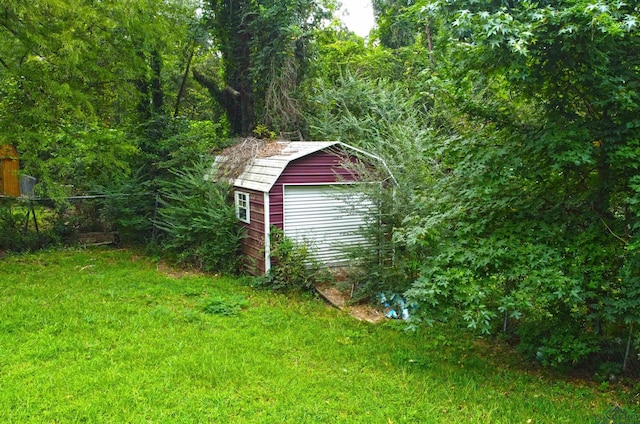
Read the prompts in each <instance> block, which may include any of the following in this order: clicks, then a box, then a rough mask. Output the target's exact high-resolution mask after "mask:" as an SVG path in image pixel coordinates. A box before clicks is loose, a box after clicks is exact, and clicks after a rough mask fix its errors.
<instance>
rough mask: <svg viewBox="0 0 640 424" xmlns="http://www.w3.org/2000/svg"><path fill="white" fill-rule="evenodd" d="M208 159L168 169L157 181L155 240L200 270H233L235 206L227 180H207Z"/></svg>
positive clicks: (236, 239)
mask: <svg viewBox="0 0 640 424" xmlns="http://www.w3.org/2000/svg"><path fill="white" fill-rule="evenodd" d="M212 163H213V160H212V159H202V160H200V161H199V162H197V163H195V164H194V165H193V166H192V167H188V168H184V169H180V170H176V169H172V170H171V173H172V174H173V175H174V176H175V178H174V179H173V180H166V181H162V183H161V189H160V197H159V203H160V208H159V209H158V219H157V220H156V225H157V227H158V229H159V230H160V234H159V239H158V241H159V244H160V245H161V247H162V248H164V249H165V250H166V251H167V252H168V253H169V254H171V255H173V256H174V257H175V258H176V259H177V261H178V262H180V263H186V264H192V265H195V266H197V267H198V268H200V269H203V270H205V271H213V272H225V273H228V272H234V271H236V270H237V265H238V255H237V251H238V246H239V241H240V238H241V237H242V231H241V227H240V226H239V225H238V224H237V219H236V216H235V210H234V207H233V205H231V203H230V202H229V201H228V199H229V189H230V187H229V185H228V184H226V183H222V182H214V181H211V180H210V179H209V178H208V176H209V172H210V167H211V164H212Z"/></svg>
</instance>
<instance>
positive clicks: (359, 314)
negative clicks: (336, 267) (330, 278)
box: [315, 283, 385, 324]
mask: <svg viewBox="0 0 640 424" xmlns="http://www.w3.org/2000/svg"><path fill="white" fill-rule="evenodd" d="M315 289H316V291H317V292H318V293H319V294H320V296H322V298H324V299H325V300H326V301H327V302H328V303H329V304H330V305H331V306H333V307H335V308H338V309H340V310H343V311H346V312H348V313H349V314H351V315H352V316H354V317H355V318H357V319H359V320H361V321H367V322H371V323H374V324H375V323H378V322H381V321H383V320H384V319H385V317H384V314H383V313H382V311H380V310H378V309H376V308H375V307H373V306H371V305H362V304H360V305H359V304H355V305H352V304H351V294H350V293H349V292H348V291H344V290H340V289H338V288H337V287H335V286H334V285H332V284H328V283H322V284H316V286H315Z"/></svg>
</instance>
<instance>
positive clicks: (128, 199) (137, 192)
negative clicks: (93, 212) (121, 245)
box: [95, 174, 156, 243]
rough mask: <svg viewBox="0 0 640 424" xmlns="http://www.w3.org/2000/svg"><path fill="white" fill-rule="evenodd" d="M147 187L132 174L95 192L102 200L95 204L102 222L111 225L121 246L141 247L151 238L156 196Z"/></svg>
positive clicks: (140, 179) (136, 175) (138, 177)
mask: <svg viewBox="0 0 640 424" xmlns="http://www.w3.org/2000/svg"><path fill="white" fill-rule="evenodd" d="M148 186H149V183H148V182H147V181H144V180H143V179H142V178H141V176H140V175H139V174H135V175H132V176H131V177H130V178H129V179H126V180H121V181H114V182H113V183H112V184H111V185H109V186H99V187H96V188H95V190H96V191H97V192H98V193H99V194H102V195H104V196H105V197H104V198H101V199H99V201H98V204H99V210H100V216H101V218H102V219H103V220H104V221H107V222H111V223H112V224H113V226H114V229H116V230H117V231H118V233H119V235H120V240H121V241H123V242H129V243H143V242H145V241H148V240H150V239H151V238H152V227H153V213H154V210H155V202H156V195H155V194H154V193H152V192H151V191H150V190H149V187H148Z"/></svg>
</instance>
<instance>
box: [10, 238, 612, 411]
mask: <svg viewBox="0 0 640 424" xmlns="http://www.w3.org/2000/svg"><path fill="white" fill-rule="evenodd" d="M489 350H492V349H489V346H488V345H487V342H478V341H475V340H474V339H472V338H469V336H468V335H467V334H466V333H462V332H461V333H460V334H457V333H456V332H454V331H452V330H447V329H446V328H432V329H424V330H420V331H418V332H415V333H409V332H405V331H402V329H401V328H399V327H398V326H396V325H389V324H386V325H384V324H383V325H380V324H379V325H372V324H368V323H363V322H359V321H357V320H355V319H354V318H352V317H350V316H347V315H345V314H343V313H341V312H339V311H337V310H335V309H331V308H328V307H326V306H325V305H324V303H323V302H322V301H320V300H318V299H315V298H313V297H312V296H306V297H305V296H284V295H279V294H274V293H270V292H266V291H256V290H254V289H252V288H250V287H247V286H245V285H242V284H241V283H240V282H239V281H238V280H236V279H233V278H227V277H216V276H205V275H189V274H181V273H179V272H167V270H166V269H163V268H162V267H158V265H157V263H154V262H152V261H150V260H148V259H145V258H144V257H140V256H137V255H135V253H133V252H131V251H128V250H119V251H113V250H87V251H83V250H63V251H55V252H46V253H38V254H32V255H24V256H10V257H6V258H4V259H3V260H0V422H16V423H28V422H33V423H42V422H61V423H67V422H89V423H100V422H114V423H119V422H130V423H140V422H166V423H174V422H212V423H217V422H230V423H470V422H477V423H580V422H592V421H593V417H594V416H597V415H601V414H602V413H603V411H605V410H607V409H608V408H609V407H610V406H611V404H612V403H614V402H616V399H613V394H611V393H603V392H601V391H599V390H598V389H597V387H595V386H592V385H588V384H586V383H581V384H580V383H575V382H566V381H562V380H560V379H553V378H550V377H542V376H541V374H539V373H536V372H527V371H525V370H523V369H521V367H519V366H516V365H508V364H513V363H514V362H517V360H516V361H514V360H513V359H509V358H505V357H500V356H499V355H498V356H496V355H495V354H491V353H490V352H489Z"/></svg>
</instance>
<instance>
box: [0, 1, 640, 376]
mask: <svg viewBox="0 0 640 424" xmlns="http://www.w3.org/2000/svg"><path fill="white" fill-rule="evenodd" d="M373 6H374V10H375V16H376V19H377V23H378V26H377V28H376V29H375V30H374V31H372V33H371V35H370V37H369V39H368V40H363V39H361V38H359V37H357V36H355V35H354V34H352V33H349V32H348V31H347V30H346V29H345V28H344V27H343V26H341V25H340V24H339V23H338V22H336V21H335V20H334V21H330V20H329V19H328V18H329V17H330V16H331V13H332V11H333V10H334V9H335V7H336V4H335V3H334V2H332V1H320V0H317V1H301V0H287V1H279V2H276V1H266V0H260V1H248V0H240V1H226V0H209V1H206V2H202V3H200V2H198V1H195V0H194V1H178V0H175V1H159V0H149V1H146V2H142V3H140V2H133V3H132V2H97V3H95V2H94V3H92V4H89V3H87V2H84V1H81V0H35V1H32V2H28V3H25V4H18V3H16V2H11V1H6V0H0V32H1V33H2V37H0V144H5V143H11V144H14V145H15V146H16V147H17V148H18V150H19V153H20V155H21V160H22V170H23V172H24V173H27V174H31V175H34V176H35V177H37V178H38V179H39V181H40V184H38V188H37V193H38V194H39V195H41V196H46V197H54V198H56V199H61V198H64V197H66V196H68V195H70V194H85V193H89V192H93V193H95V192H97V193H101V194H106V195H107V197H105V198H104V200H103V201H102V202H101V204H100V205H101V206H100V213H101V216H102V217H103V218H104V219H107V220H109V221H111V222H113V223H115V224H116V226H117V227H118V229H119V230H121V231H122V232H123V234H128V236H127V238H129V239H132V240H133V239H136V240H139V241H140V240H144V241H149V240H151V239H154V241H155V242H158V243H160V246H161V247H162V246H164V247H165V248H167V249H168V250H171V251H174V252H180V253H181V254H183V255H184V258H185V259H186V258H187V257H188V259H189V260H191V261H195V262H196V263H198V264H200V265H201V266H202V267H203V268H209V269H218V270H219V269H224V270H230V269H231V268H232V266H230V265H229V263H227V262H224V261H222V260H221V259H220V258H222V257H223V256H224V254H225V253H224V252H232V251H234V249H233V246H232V245H231V244H228V243H227V242H230V241H234V242H235V241H237V234H236V233H235V232H234V231H235V229H233V228H234V226H233V225H232V224H233V220H234V219H233V214H232V211H231V210H230V209H228V208H226V207H225V206H224V205H225V204H226V198H225V195H224V189H221V190H214V189H212V188H211V184H210V183H209V182H204V180H202V178H201V177H202V175H204V174H205V171H204V170H203V169H200V170H198V171H196V170H195V169H191V168H190V164H191V163H194V162H198V159H199V158H200V157H205V155H208V154H210V153H211V151H213V150H216V149H219V148H221V147H224V146H227V145H228V144H229V143H230V140H229V136H230V135H231V136H235V135H246V134H249V133H251V131H254V130H255V129H256V128H259V129H260V130H259V132H260V133H265V134H278V133H280V132H285V131H295V132H298V131H299V132H300V133H301V134H302V135H303V136H304V137H305V138H306V139H339V140H342V141H345V142H348V143H350V144H353V145H355V146H357V147H361V148H364V149H366V150H368V151H371V152H373V153H376V154H378V155H380V156H381V157H384V158H385V159H386V161H387V163H388V165H389V167H390V169H391V171H392V173H393V174H394V177H395V181H393V183H394V184H395V189H394V193H393V195H392V196H390V195H384V197H383V198H380V199H378V200H379V201H380V204H381V205H382V215H381V223H382V226H381V227H380V228H374V229H370V230H371V231H370V234H371V235H372V237H374V238H375V241H376V242H378V243H379V246H380V249H381V250H380V251H378V252H371V253H372V254H371V255H370V256H367V255H363V254H360V255H359V258H360V259H361V260H362V261H363V262H362V267H361V269H360V270H359V272H356V273H355V274H354V278H355V279H356V280H357V282H358V283H359V287H361V288H362V290H363V291H362V293H361V295H362V296H366V295H372V294H375V291H377V290H391V291H394V292H397V291H405V292H406V295H407V296H409V297H411V298H412V299H413V300H415V301H417V302H418V303H420V305H421V307H420V309H419V310H420V311H422V312H421V317H422V318H423V319H424V320H425V321H437V320H441V319H459V320H462V321H463V322H465V323H466V324H467V325H468V326H469V327H471V328H472V329H476V330H477V331H479V332H484V333H489V334H495V333H503V334H505V335H506V336H507V337H508V338H509V339H510V340H513V341H514V342H515V343H517V344H518V346H519V347H520V349H521V350H522V351H523V352H524V353H525V354H527V355H529V356H530V357H532V358H536V359H537V360H539V361H541V362H543V363H545V364H551V365H557V366H564V365H575V364H589V365H593V364H595V365H598V364H599V363H604V365H605V366H604V368H606V369H607V370H611V368H612V367H611V365H610V364H609V365H607V363H608V362H609V363H611V362H614V363H615V364H617V365H616V366H617V367H618V369H616V370H614V371H616V372H623V371H625V372H629V371H630V370H632V369H633V367H634V366H635V371H636V372H640V365H638V363H637V360H638V355H637V351H638V348H639V346H638V344H639V343H640V337H639V333H638V330H639V329H640V254H639V253H638V252H640V234H639V231H640V176H639V175H638V168H640V118H639V114H638V111H639V109H640V108H639V104H640V86H639V84H640V81H639V77H638V75H639V74H640V59H639V58H640V51H639V50H640V41H639V40H640V37H639V36H638V35H639V34H638V31H639V28H638V16H639V12H640V11H639V10H638V6H637V4H636V3H635V2H629V4H627V3H624V2H619V1H612V0H544V1H540V2H537V3H531V2H521V1H511V0H496V1H462V0H375V1H374V2H373ZM151 17H153V19H151ZM387 177H388V176H386V177H385V176H383V178H387ZM371 178H372V179H379V178H380V175H372V176H371ZM210 188H211V191H210ZM371 195H372V196H378V194H376V193H372V194H371ZM63 203H64V202H58V204H59V205H60V204H63ZM59 209H60V210H62V209H64V208H63V207H62V208H61V207H59ZM64 210H65V211H66V212H65V214H66V215H62V214H60V215H59V217H60V219H58V220H57V221H56V222H59V223H62V224H61V226H62V227H64V226H65V225H66V227H65V228H68V227H69V222H71V220H72V218H73V219H77V217H73V216H71V213H70V212H69V209H68V208H67V209H64ZM1 213H2V219H4V220H5V221H6V222H7V223H10V224H11V225H7V226H3V228H2V230H0V233H1V237H0V239H1V240H3V241H2V245H0V248H2V249H7V248H9V247H12V245H11V243H9V242H8V241H7V240H10V239H12V237H11V236H10V234H18V233H19V232H20V229H21V226H22V222H23V221H22V220H21V219H20V214H23V213H24V211H22V210H16V209H15V208H14V209H8V208H6V209H3V210H2V211H1ZM154 216H155V217H156V218H158V217H160V219H157V220H156V221H157V223H158V224H159V227H158V226H155V227H154V220H153V218H154ZM62 218H64V219H62ZM214 223H219V224H220V225H219V226H218V225H217V224H215V225H214ZM56 225H57V224H56ZM159 229H161V230H162V232H163V234H162V237H160V238H158V237H157V236H159V235H161V234H159V233H158V230H159ZM231 233H233V235H232V236H230V235H229V234H231ZM53 238H55V237H53ZM16 240H17V238H16ZM380 252H383V253H384V255H382V257H381V255H380ZM296 270H297V269H296ZM297 271H300V270H297ZM283 272H284V271H283ZM287 278H288V279H290V277H289V276H287ZM293 278H298V277H295V276H294V277H293ZM300 278H303V277H300ZM634 349H635V350H634ZM604 368H603V369H604Z"/></svg>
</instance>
